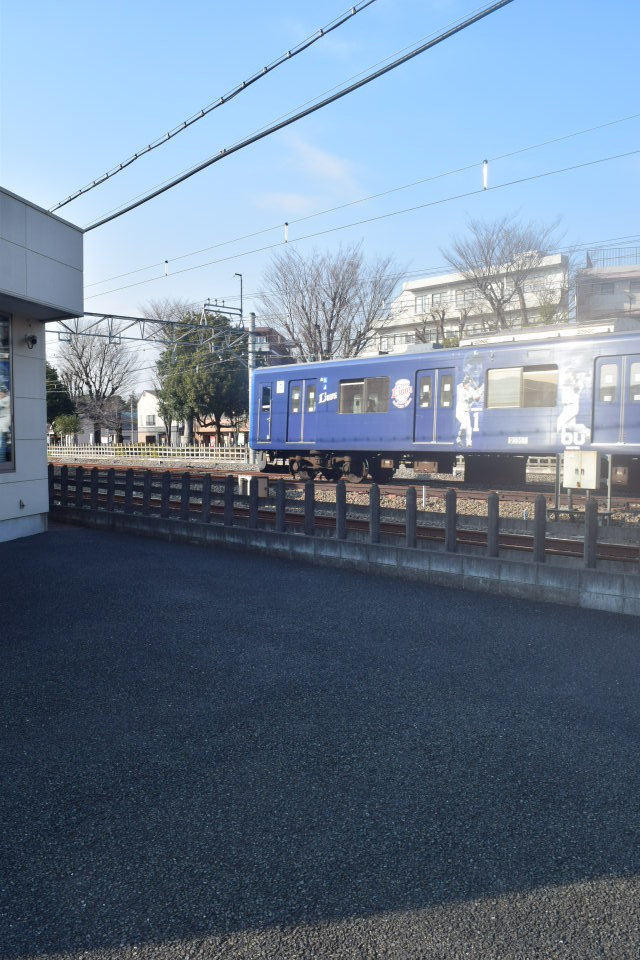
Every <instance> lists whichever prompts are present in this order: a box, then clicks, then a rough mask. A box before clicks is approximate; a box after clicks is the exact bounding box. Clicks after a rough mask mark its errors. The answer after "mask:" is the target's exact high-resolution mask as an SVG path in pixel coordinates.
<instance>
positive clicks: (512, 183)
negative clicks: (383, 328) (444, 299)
mask: <svg viewBox="0 0 640 960" xmlns="http://www.w3.org/2000/svg"><path fill="white" fill-rule="evenodd" d="M638 154H640V149H639V150H629V151H627V152H626V153H617V154H614V155H612V156H610V157H599V158H598V159H597V160H587V161H586V162H584V163H574V164H571V165H570V166H568V167H558V168H557V169H556V170H545V171H544V172H543V173H535V174H531V175H530V176H528V177H518V178H517V179H516V180H507V181H505V182H504V183H497V184H495V185H494V186H492V187H487V188H486V189H485V188H483V187H480V188H479V189H477V190H468V191H467V192H466V193H456V194H454V195H453V196H450V197H442V198H441V199H440V200H429V201H428V202H427V203H418V204H416V205H415V206H412V207H403V208H402V209H401V210H391V211H390V212H389V213H381V214H379V215H378V216H375V217H366V218H365V219H363V220H354V221H352V222H351V223H344V224H341V225H340V226H337V227H328V228H327V229H326V230H318V231H316V232H315V233H307V234H305V235H304V236H301V237H290V238H289V240H288V243H287V245H290V244H292V243H300V242H302V241H303V240H312V239H314V238H315V237H323V236H326V235H327V234H328V233H337V232H338V231H339V230H347V229H349V228H350V227H359V226H362V225H363V224H365V223H375V222H376V221H377V220H387V219H389V218H390V217H398V216H401V215H402V214H405V213H413V212H414V211H416V210H424V209H426V208H427V207H437V206H441V205H443V204H445V203H452V202H453V201H454V200H464V199H467V198H469V197H475V196H478V195H479V194H483V193H484V194H487V193H491V192H494V191H496V190H502V189H504V188H505V187H513V186H517V185H518V184H521V183H530V182H531V181H533V180H542V179H543V178H545V177H552V176H556V175H557V174H559V173H569V172H571V171H573V170H582V169H584V168H586V167H593V166H596V165H597V164H599V163H608V162H609V161H611V160H621V159H623V158H625V157H633V156H637V155H638ZM282 246H285V242H284V241H279V242H278V243H270V244H266V245H265V246H263V247H255V248H254V249H253V250H244V251H242V252H241V253H235V254H230V255H229V256H228V257H220V258H219V259H217V260H208V261H207V262H206V263H199V264H196V265H195V266H193V267H184V268H183V269H182V270H175V271H174V272H173V274H172V276H174V277H176V276H178V275H179V274H182V273H190V272H191V271H193V270H201V269H202V268H203V267H211V266H214V265H215V264H217V263H225V262H226V261H228V260H237V259H239V258H240V257H248V256H250V255H252V254H255V253H264V252H265V251H267V250H274V249H276V248H277V247H282ZM163 278H164V275H163V276H162V277H150V278H149V279H147V280H138V281H136V282H135V283H128V284H125V285H124V286H122V287H115V288H113V289H111V290H105V291H104V292H103V293H94V294H92V295H91V296H90V297H85V299H86V300H95V298H96V297H104V296H107V294H110V293H119V292H120V291H121V290H129V289H131V288H132V287H139V286H142V285H144V284H146V283H151V282H153V281H155V280H161V279H163Z"/></svg>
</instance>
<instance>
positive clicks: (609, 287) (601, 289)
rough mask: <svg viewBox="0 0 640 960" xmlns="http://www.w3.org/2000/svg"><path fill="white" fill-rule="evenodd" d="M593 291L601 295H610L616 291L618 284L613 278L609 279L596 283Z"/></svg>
mask: <svg viewBox="0 0 640 960" xmlns="http://www.w3.org/2000/svg"><path fill="white" fill-rule="evenodd" d="M593 286H594V290H593V292H594V293H596V294H598V296H600V297H608V296H610V295H611V294H612V293H615V289H616V285H615V283H614V282H613V281H612V280H607V281H606V282H605V283H594V285H593Z"/></svg>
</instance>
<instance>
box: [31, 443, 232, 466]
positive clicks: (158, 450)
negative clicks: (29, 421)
mask: <svg viewBox="0 0 640 960" xmlns="http://www.w3.org/2000/svg"><path fill="white" fill-rule="evenodd" d="M47 454H48V456H49V458H50V459H56V460H59V459H68V458H69V457H74V458H75V459H86V460H93V459H96V460H113V459H115V458H118V459H120V458H121V457H136V458H137V459H149V460H205V461H208V462H210V463H248V461H249V448H248V447H224V446H217V447H207V446H205V445H204V444H197V443H196V444H191V445H190V446H185V447H175V446H167V445H165V444H157V445H156V444H147V443H94V444H89V443H87V444H75V445H69V446H67V445H65V444H54V443H51V444H49V445H48V447H47Z"/></svg>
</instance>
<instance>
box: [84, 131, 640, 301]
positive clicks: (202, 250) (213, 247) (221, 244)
mask: <svg viewBox="0 0 640 960" xmlns="http://www.w3.org/2000/svg"><path fill="white" fill-rule="evenodd" d="M639 117H640V113H635V114H632V115H631V116H628V117H621V118H619V119H618V120H608V121H607V122H606V123H600V124H597V125H596V126H593V127H586V128H585V129H583V130H575V131H573V132H572V133H567V134H563V135H562V136H559V137H551V138H549V139H547V140H542V141H540V142H539V143H533V144H530V145H529V146H527V147H519V148H518V149H517V150H512V151H510V152H509V153H502V154H499V155H498V156H495V157H488V158H487V159H488V162H489V163H496V162H497V161H498V160H506V159H509V158H510V157H515V156H518V155H519V154H522V153H526V152H528V151H529V150H538V149H540V148H542V147H546V146H549V145H550V144H553V143H560V142H563V141H565V140H571V139H572V138H573V137H579V136H583V135H585V134H587V133H593V132H594V131H596V130H603V129H605V128H607V127H611V126H614V125H616V124H618V123H626V122H628V121H630V120H637V119H638V118H639ZM481 163H482V161H481V160H476V161H474V162H473V163H468V164H465V165H464V166H462V167H457V168H455V169H453V170H447V171H445V172H444V173H438V174H434V175H433V176H431V177H423V178H422V179H420V180H414V181H412V182H411V183H405V184H401V185H400V186H397V187H390V188H389V189H388V190H383V191H381V192H380V193H373V194H370V195H369V196H367V197H360V198H358V199H356V200H349V201H348V202H347V203H341V204H338V205H337V206H335V207H328V208H327V209H325V210H318V211H317V212H316V213H309V214H306V215H305V216H304V217H297V218H296V219H292V220H289V221H288V223H289V226H290V227H291V226H295V224H297V223H303V222H304V221H306V220H313V219H314V218H316V217H322V216H325V215H326V214H329V213H336V212H337V211H338V210H344V209H346V208H348V207H352V206H356V205H357V204H360V203H368V202H370V201H371V200H379V199H380V198H381V197H386V196H389V195H390V194H392V193H398V192H400V191H401V190H409V189H410V188H411V187H417V186H421V185H422V184H425V183H431V182H433V181H435V180H442V179H444V178H445V177H450V176H454V175H455V174H457V173H464V172H466V171H467V170H472V169H474V168H475V167H478V166H479V164H481ZM280 229H282V224H281V223H277V224H273V225H272V226H270V227H264V228H263V229H261V230H255V231H253V232H252V233H247V234H244V235H243V236H241V237H235V238H234V239H232V240H222V241H220V242H219V243H214V244H211V245H210V246H208V247H201V248H200V249H199V250H192V251H191V252H190V253H183V254H180V255H179V256H177V257H170V258H169V259H167V260H164V261H156V262H155V263H150V264H147V266H144V267H137V268H136V269H135V270H129V271H127V272H126V273H119V274H116V275H115V276H112V277H106V278H105V279H104V280H94V281H92V282H91V283H87V284H85V289H89V287H96V286H99V285H100V284H103V283H110V282H111V281H113V280H121V279H123V278H124V277H131V276H134V275H135V274H136V273H143V272H144V271H145V270H151V269H153V267H162V266H164V265H165V264H171V263H177V262H178V260H186V259H188V258H189V257H197V256H198V254H199V253H206V252H207V251H208V250H216V249H219V248H220V247H225V246H229V245H231V244H233V243H240V242H241V241H242V240H250V239H252V238H253V237H258V236H262V235H264V234H265V233H271V231H272V230H280Z"/></svg>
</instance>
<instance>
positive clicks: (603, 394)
mask: <svg viewBox="0 0 640 960" xmlns="http://www.w3.org/2000/svg"><path fill="white" fill-rule="evenodd" d="M598 395H599V398H600V403H615V402H616V400H617V399H618V364H617V363H603V364H602V366H601V367H600V383H599V394H598Z"/></svg>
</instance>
